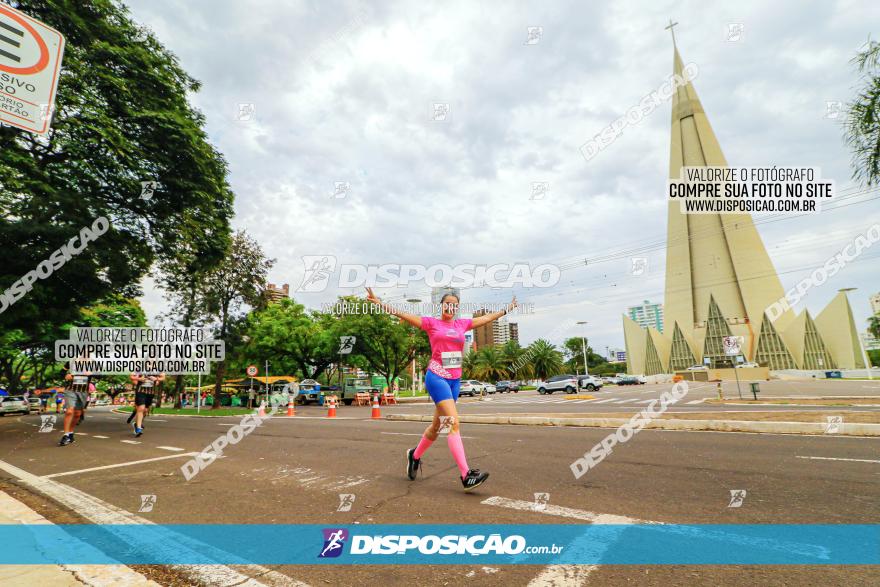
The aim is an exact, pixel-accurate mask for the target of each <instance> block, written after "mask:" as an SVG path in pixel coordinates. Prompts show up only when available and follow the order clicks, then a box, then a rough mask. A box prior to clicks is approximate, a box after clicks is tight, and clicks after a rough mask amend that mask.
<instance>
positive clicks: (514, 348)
mask: <svg viewBox="0 0 880 587" xmlns="http://www.w3.org/2000/svg"><path fill="white" fill-rule="evenodd" d="M501 356H502V357H503V358H504V366H505V367H506V369H507V373H506V374H505V379H530V378H532V377H534V373H533V369H532V364H531V362H530V361H529V357H528V356H527V350H526V349H524V348H522V347H521V346H519V343H518V342H517V341H515V340H509V341H507V342H506V343H504V346H502V347H501Z"/></svg>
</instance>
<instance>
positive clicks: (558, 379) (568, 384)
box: [535, 375, 578, 395]
mask: <svg viewBox="0 0 880 587" xmlns="http://www.w3.org/2000/svg"><path fill="white" fill-rule="evenodd" d="M535 387H537V388H538V393H540V394H541V395H544V394H545V393H553V392H554V391H564V392H565V393H577V390H578V380H577V377H575V376H574V375H554V376H553V377H550V378H548V379H547V381H538V383H537V385H536V386H535Z"/></svg>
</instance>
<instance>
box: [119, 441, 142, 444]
mask: <svg viewBox="0 0 880 587" xmlns="http://www.w3.org/2000/svg"><path fill="white" fill-rule="evenodd" d="M119 442H124V443H125V444H140V443H141V441H140V440H120V441H119Z"/></svg>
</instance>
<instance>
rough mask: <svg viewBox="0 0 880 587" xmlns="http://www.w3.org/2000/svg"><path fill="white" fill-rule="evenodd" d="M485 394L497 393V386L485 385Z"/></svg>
mask: <svg viewBox="0 0 880 587" xmlns="http://www.w3.org/2000/svg"><path fill="white" fill-rule="evenodd" d="M483 392H484V393H495V386H494V385H492V384H491V383H485V382H484V383H483Z"/></svg>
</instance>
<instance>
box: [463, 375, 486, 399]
mask: <svg viewBox="0 0 880 587" xmlns="http://www.w3.org/2000/svg"><path fill="white" fill-rule="evenodd" d="M482 392H483V384H482V383H480V382H479V381H477V380H476V379H462V380H461V386H460V387H459V388H458V394H459V395H468V396H470V397H474V396H475V395H479V394H480V393H482Z"/></svg>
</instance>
